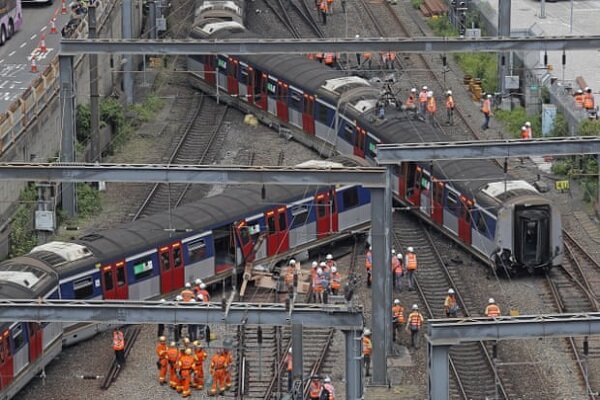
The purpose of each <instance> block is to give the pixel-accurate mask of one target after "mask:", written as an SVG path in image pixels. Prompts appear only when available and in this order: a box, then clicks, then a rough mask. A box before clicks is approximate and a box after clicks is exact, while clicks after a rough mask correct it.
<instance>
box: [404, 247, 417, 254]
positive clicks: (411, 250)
mask: <svg viewBox="0 0 600 400" xmlns="http://www.w3.org/2000/svg"><path fill="white" fill-rule="evenodd" d="M406 251H408V252H409V253H414V251H415V249H413V248H412V246H409V247H408V248H407V249H406Z"/></svg>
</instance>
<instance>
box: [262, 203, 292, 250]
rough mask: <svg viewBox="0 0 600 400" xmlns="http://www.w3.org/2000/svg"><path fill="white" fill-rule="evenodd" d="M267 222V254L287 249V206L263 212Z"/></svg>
mask: <svg viewBox="0 0 600 400" xmlns="http://www.w3.org/2000/svg"><path fill="white" fill-rule="evenodd" d="M265 221H266V222H267V256H269V257H270V256H273V255H275V254H278V253H282V252H284V251H287V250H289V248H290V243H289V234H288V220H287V207H279V208H277V209H275V210H271V211H267V212H266V213H265Z"/></svg>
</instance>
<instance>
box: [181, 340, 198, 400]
mask: <svg viewBox="0 0 600 400" xmlns="http://www.w3.org/2000/svg"><path fill="white" fill-rule="evenodd" d="M177 367H178V369H179V374H180V375H181V388H182V390H181V396H182V397H189V396H190V395H191V394H192V391H191V390H190V383H191V382H192V370H193V369H194V356H193V355H192V349H185V352H184V354H183V355H182V356H181V357H179V361H178V362H177Z"/></svg>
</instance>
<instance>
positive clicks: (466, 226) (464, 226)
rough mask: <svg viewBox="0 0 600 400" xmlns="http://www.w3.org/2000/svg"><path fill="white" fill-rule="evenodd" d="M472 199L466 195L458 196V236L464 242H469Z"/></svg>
mask: <svg viewBox="0 0 600 400" xmlns="http://www.w3.org/2000/svg"><path fill="white" fill-rule="evenodd" d="M472 208H473V201H472V200H470V199H468V198H467V197H465V196H463V195H461V196H460V216H459V218H458V237H459V239H460V240H461V241H462V242H464V243H466V244H471V209H472Z"/></svg>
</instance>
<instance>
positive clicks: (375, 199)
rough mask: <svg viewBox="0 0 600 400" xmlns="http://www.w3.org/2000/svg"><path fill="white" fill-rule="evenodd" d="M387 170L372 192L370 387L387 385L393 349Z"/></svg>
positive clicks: (388, 176) (390, 192)
mask: <svg viewBox="0 0 600 400" xmlns="http://www.w3.org/2000/svg"><path fill="white" fill-rule="evenodd" d="M391 168H392V167H391V166H390V167H387V169H386V187H385V189H371V241H372V242H373V243H372V244H371V245H372V247H373V284H372V287H371V306H372V307H373V311H372V314H371V315H372V321H371V324H372V328H373V337H372V342H373V358H372V360H373V363H372V367H373V368H372V371H373V384H374V385H387V383H388V379H387V354H390V353H391V350H392V302H391V299H392V270H391V268H390V265H391V260H390V256H391V227H392V188H391V185H392V181H391V175H392V173H391V171H392V169H391Z"/></svg>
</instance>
